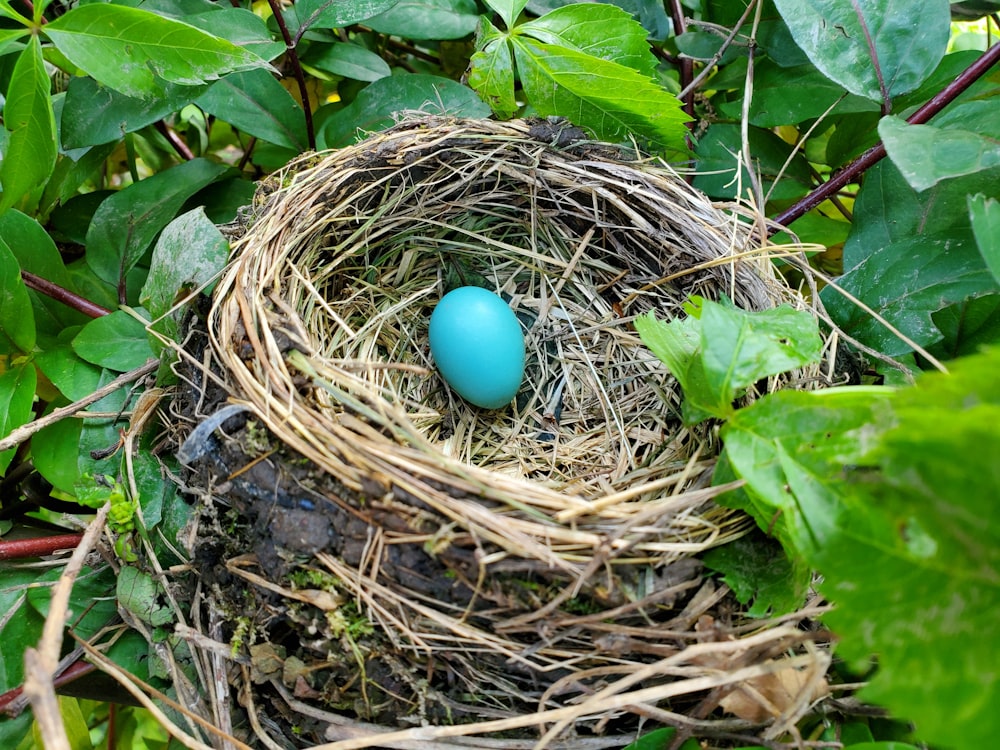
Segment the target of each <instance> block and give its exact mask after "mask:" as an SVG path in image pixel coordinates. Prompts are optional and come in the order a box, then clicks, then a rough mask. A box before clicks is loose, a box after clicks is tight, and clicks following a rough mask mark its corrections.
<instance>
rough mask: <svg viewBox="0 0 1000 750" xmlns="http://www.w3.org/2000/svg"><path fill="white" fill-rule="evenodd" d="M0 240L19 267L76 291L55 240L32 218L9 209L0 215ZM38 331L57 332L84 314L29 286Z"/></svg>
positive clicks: (80, 319) (82, 317)
mask: <svg viewBox="0 0 1000 750" xmlns="http://www.w3.org/2000/svg"><path fill="white" fill-rule="evenodd" d="M0 240H2V242H3V243H4V244H6V246H7V247H8V248H10V251H11V253H12V254H13V255H14V257H15V258H16V259H17V262H18V265H19V266H20V267H21V270H22V271H27V272H29V273H33V274H35V275H36V276H38V277H40V278H43V279H45V280H46V281H51V282H52V283H53V284H56V285H57V286H61V287H62V288H63V289H68V290H70V291H75V290H74V286H73V281H72V279H71V278H70V275H69V272H68V271H67V270H66V266H65V264H64V263H63V260H62V256H61V255H60V253H59V249H58V248H57V247H56V244H55V242H53V241H52V238H51V237H50V236H49V234H48V233H47V232H46V231H45V229H44V228H42V225H41V224H39V223H38V222H37V221H36V220H35V219H33V218H31V217H30V216H27V215H25V214H23V213H21V212H20V211H17V210H14V209H11V210H9V211H7V212H6V213H4V214H2V215H0ZM28 296H29V297H30V298H31V305H32V310H33V311H34V316H35V328H36V331H37V332H38V333H39V334H42V333H47V334H49V335H58V333H59V332H60V331H61V330H63V329H64V328H65V327H66V326H70V325H75V324H77V323H82V322H83V321H85V320H86V317H85V316H83V315H82V314H81V313H78V312H76V311H75V310H73V309H72V308H70V307H68V306H67V305H65V304H63V303H62V302H58V301H56V300H54V299H52V298H51V297H49V296H47V295H44V294H39V293H36V292H35V291H34V290H31V289H29V290H28Z"/></svg>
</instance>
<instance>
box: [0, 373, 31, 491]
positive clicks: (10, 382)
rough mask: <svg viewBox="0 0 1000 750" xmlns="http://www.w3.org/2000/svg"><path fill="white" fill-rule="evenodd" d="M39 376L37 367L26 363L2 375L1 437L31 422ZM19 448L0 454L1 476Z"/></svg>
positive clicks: (0, 390)
mask: <svg viewBox="0 0 1000 750" xmlns="http://www.w3.org/2000/svg"><path fill="white" fill-rule="evenodd" d="M36 385H37V376H36V374H35V367H34V365H33V364H31V363H30V362H26V363H23V364H20V365H17V366H15V367H12V368H11V369H9V370H7V371H6V372H4V373H3V374H2V375H0V437H6V436H7V435H9V434H10V433H11V431H12V430H15V429H17V428H18V427H20V426H21V425H23V424H26V423H28V422H30V421H31V418H32V416H34V415H33V413H32V411H31V405H32V404H33V403H34V401H35V386H36ZM16 450H17V447H16V446H15V447H14V448H8V449H7V450H5V451H3V452H2V453H0V474H3V472H5V471H7V467H8V466H10V462H11V460H12V459H13V458H14V451H16Z"/></svg>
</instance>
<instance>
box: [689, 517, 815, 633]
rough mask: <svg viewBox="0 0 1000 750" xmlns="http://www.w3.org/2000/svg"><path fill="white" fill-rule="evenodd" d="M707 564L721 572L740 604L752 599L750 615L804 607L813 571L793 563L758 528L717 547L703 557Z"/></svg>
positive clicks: (772, 614) (788, 610)
mask: <svg viewBox="0 0 1000 750" xmlns="http://www.w3.org/2000/svg"><path fill="white" fill-rule="evenodd" d="M701 559H702V562H704V563H705V565H706V567H708V568H710V569H711V570H714V571H716V572H718V573H721V574H722V581H723V583H725V584H726V585H727V586H729V588H731V589H732V590H733V595H734V596H735V597H736V599H737V601H739V603H740V604H743V605H747V604H749V603H750V602H753V605H752V606H750V607H749V608H748V609H747V611H746V613H745V614H746V615H747V616H748V617H768V616H772V617H777V616H779V615H783V614H785V613H787V612H793V611H795V610H796V609H798V608H799V607H801V606H802V602H803V601H804V600H805V595H806V590H807V589H808V587H809V581H810V578H811V577H812V572H811V571H810V570H809V569H808V568H807V567H806V566H804V565H801V564H800V565H794V564H793V563H792V561H791V560H790V559H789V558H788V555H787V554H786V553H785V550H784V549H783V548H782V547H781V545H780V544H778V543H777V542H776V541H774V540H773V539H771V538H769V537H766V536H764V534H763V532H760V531H757V532H755V533H753V534H749V535H747V536H744V537H740V538H739V539H737V540H736V541H734V542H730V543H729V544H724V545H722V546H721V547H715V548H713V549H711V550H709V551H708V552H706V553H705V554H704V555H702V556H701Z"/></svg>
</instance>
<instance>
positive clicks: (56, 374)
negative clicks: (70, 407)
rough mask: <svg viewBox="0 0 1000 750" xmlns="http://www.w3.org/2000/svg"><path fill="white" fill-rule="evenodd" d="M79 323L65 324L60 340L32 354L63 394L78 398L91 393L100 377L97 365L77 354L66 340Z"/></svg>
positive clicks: (76, 330)
mask: <svg viewBox="0 0 1000 750" xmlns="http://www.w3.org/2000/svg"><path fill="white" fill-rule="evenodd" d="M79 331H80V327H76V328H69V329H67V330H66V331H65V333H64V335H63V336H61V337H60V339H61V341H60V343H59V344H57V345H55V346H51V347H49V348H48V349H46V350H45V351H43V352H39V353H38V354H37V355H36V356H35V364H36V365H38V369H39V370H41V371H42V374H43V375H45V377H47V378H48V379H49V380H50V381H52V384H53V385H54V386H55V387H56V388H58V389H59V392H60V393H62V394H63V395H64V396H65V397H66V398H68V399H69V400H71V401H78V400H80V399H81V398H84V397H85V396H88V395H89V394H91V393H93V392H94V391H95V390H96V389H97V387H98V382H99V381H100V379H101V368H100V367H97V366H96V365H93V364H91V363H90V362H87V361H86V360H84V359H83V358H81V357H80V355H79V354H77V353H76V352H75V351H73V347H72V345H71V344H70V342H71V341H72V339H73V338H74V337H75V336H76V334H77V333H79Z"/></svg>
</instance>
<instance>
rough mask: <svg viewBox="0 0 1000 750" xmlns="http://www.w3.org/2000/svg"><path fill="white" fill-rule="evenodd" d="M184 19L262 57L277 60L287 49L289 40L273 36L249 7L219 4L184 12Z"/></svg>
mask: <svg viewBox="0 0 1000 750" xmlns="http://www.w3.org/2000/svg"><path fill="white" fill-rule="evenodd" d="M147 9H148V6H147ZM182 20H183V21H184V22H185V23H189V24H191V25H192V26H197V27H198V28H199V29H201V30H202V31H207V32H208V33H209V34H212V35H214V36H217V37H220V38H222V39H227V40H229V41H230V42H232V43H233V44H235V45H238V46H240V47H242V48H243V49H245V50H249V51H250V52H253V53H254V54H255V55H257V56H258V57H259V58H261V59H262V60H273V59H274V58H276V57H278V56H279V55H283V54H284V53H285V51H286V47H285V43H284V42H281V41H276V40H275V39H274V38H273V37H272V36H271V32H269V31H268V29H267V23H265V21H264V19H262V18H261V17H260V16H258V15H257V14H255V13H254V12H253V11H250V10H247V9H246V8H218V7H216V8H215V9H214V10H212V11H211V12H209V13H187V14H184V15H183V16H182Z"/></svg>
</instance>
